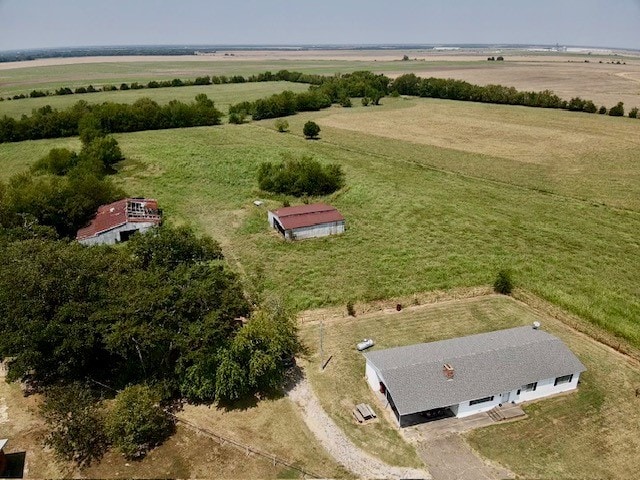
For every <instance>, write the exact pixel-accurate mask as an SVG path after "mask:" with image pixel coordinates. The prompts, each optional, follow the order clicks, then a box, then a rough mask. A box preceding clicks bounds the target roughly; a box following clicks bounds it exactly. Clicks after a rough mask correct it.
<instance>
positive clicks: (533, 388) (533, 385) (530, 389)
mask: <svg viewBox="0 0 640 480" xmlns="http://www.w3.org/2000/svg"><path fill="white" fill-rule="evenodd" d="M536 388H538V382H533V383H527V384H526V385H525V386H524V387H522V391H523V392H535V391H536Z"/></svg>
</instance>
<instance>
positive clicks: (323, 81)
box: [0, 70, 638, 143]
mask: <svg viewBox="0 0 640 480" xmlns="http://www.w3.org/2000/svg"><path fill="white" fill-rule="evenodd" d="M224 79H225V81H227V80H228V79H227V77H224ZM273 80H286V81H297V82H304V83H309V84H310V86H309V90H308V91H306V92H301V93H294V92H291V91H285V92H282V93H279V94H274V95H271V96H270V97H266V98H262V99H258V100H255V101H253V102H246V101H245V102H240V103H237V104H235V105H231V106H230V108H229V121H230V123H243V122H244V121H245V120H246V118H247V117H251V118H252V119H253V120H262V119H268V118H279V117H284V116H288V115H293V114H295V113H298V112H305V111H317V110H320V109H323V108H327V107H329V106H331V105H332V104H336V103H337V104H340V105H342V106H344V107H350V106H351V98H352V97H360V98H361V99H362V103H363V105H365V106H366V105H369V104H372V105H378V104H379V103H380V100H381V99H382V98H383V97H385V96H387V95H389V94H391V95H411V96H418V97H428V98H442V99H450V100H459V101H472V102H482V103H496V104H506V105H522V106H528V107H541V108H557V109H565V110H569V111H579V112H586V113H600V114H609V115H611V116H624V114H625V110H624V104H623V103H622V102H619V103H618V104H617V105H615V106H614V107H612V108H610V109H607V108H606V107H605V106H601V107H599V108H598V107H597V106H596V105H595V104H594V102H593V101H591V100H585V99H582V98H580V97H575V98H572V99H571V100H569V101H567V100H563V99H562V98H560V97H559V96H558V95H556V94H555V93H553V92H552V91H550V90H544V91H540V92H534V91H519V90H517V89H516V88H514V87H505V86H503V85H485V86H481V85H474V84H471V83H469V82H466V81H463V80H454V79H442V78H433V77H432V78H420V77H418V76H416V75H415V74H412V73H411V74H406V75H402V76H400V77H398V78H396V79H395V80H393V81H392V80H391V79H389V78H388V77H386V76H385V75H381V74H374V73H372V72H367V71H361V72H353V73H347V74H336V75H333V76H321V75H307V74H302V73H300V72H289V71H287V70H281V71H280V72H277V73H276V74H272V73H270V72H265V73H261V74H258V75H254V76H251V77H249V79H245V78H244V77H241V76H234V77H230V80H229V81H233V82H235V83H241V82H244V81H273ZM196 81H199V82H200V84H207V83H208V82H213V79H212V78H211V77H201V78H200V79H196ZM150 83H152V82H150ZM170 83H172V84H174V83H175V86H178V85H182V84H183V83H182V81H180V80H177V81H172V82H170ZM158 86H160V84H158ZM127 88H129V87H127ZM151 88H153V87H151ZM221 117H222V113H221V112H220V111H219V110H217V109H216V108H215V106H214V103H213V101H211V100H209V99H208V98H207V96H206V95H205V94H199V95H197V96H196V100H195V102H192V103H190V104H185V103H183V102H179V101H177V100H172V101H170V102H169V103H168V104H167V105H163V106H160V105H158V104H157V103H156V102H154V101H153V100H151V99H149V98H141V99H139V100H137V101H136V102H135V103H133V104H132V105H128V104H119V103H113V102H105V103H102V104H98V105H90V104H88V103H87V102H85V101H79V102H77V103H76V104H74V105H73V106H71V107H69V108H67V109H65V110H61V111H58V110H56V109H54V108H52V107H51V106H49V105H47V106H44V107H41V108H39V109H36V110H34V111H33V113H32V115H31V116H27V115H23V116H22V118H21V119H19V120H16V119H14V118H11V117H8V116H6V115H5V116H4V117H3V118H2V119H0V143H2V142H16V141H22V140H35V139H40V138H57V137H65V136H73V135H77V134H78V131H79V129H80V127H81V123H82V122H85V123H89V124H95V125H97V126H98V128H99V129H101V130H102V131H104V132H105V133H116V132H133V131H140V130H156V129H164V128H184V127H192V126H205V125H218V124H220V121H221ZM629 117H631V118H637V117H638V109H637V108H633V109H631V110H630V111H629Z"/></svg>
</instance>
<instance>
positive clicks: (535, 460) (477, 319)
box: [302, 296, 640, 478]
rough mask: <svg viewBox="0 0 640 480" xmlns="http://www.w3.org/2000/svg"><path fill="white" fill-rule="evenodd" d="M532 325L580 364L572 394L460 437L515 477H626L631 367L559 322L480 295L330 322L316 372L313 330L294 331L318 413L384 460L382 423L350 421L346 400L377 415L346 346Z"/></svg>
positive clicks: (634, 415) (634, 426)
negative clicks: (305, 352)
mask: <svg viewBox="0 0 640 480" xmlns="http://www.w3.org/2000/svg"><path fill="white" fill-rule="evenodd" d="M536 320H537V321H540V322H541V323H542V328H543V329H544V330H546V331H548V332H550V333H552V334H554V335H557V336H558V337H559V338H561V339H562V340H563V341H564V342H565V343H566V344H567V345H568V346H569V348H570V349H571V350H572V351H573V352H574V353H575V354H576V355H577V356H578V357H579V358H580V360H581V361H582V362H583V363H584V364H585V366H586V367H587V372H585V373H584V374H583V375H582V376H581V381H580V386H579V389H578V391H577V392H574V393H571V394H567V395H563V396H558V397H555V398H550V399H545V400H541V401H538V402H535V403H531V404H529V405H527V406H525V407H524V408H525V411H526V413H527V414H528V418H527V419H524V420H520V421H517V422H515V423H509V424H502V425H495V426H490V427H487V428H483V429H480V430H476V431H474V432H471V433H470V434H468V435H467V437H468V439H469V441H470V442H471V444H472V445H473V446H474V448H476V449H477V450H478V451H479V452H480V453H481V454H482V455H484V456H486V457H487V458H489V459H491V460H494V461H498V462H500V463H502V464H503V465H504V466H505V467H507V468H509V469H511V470H512V471H514V472H515V473H516V474H518V475H521V476H522V477H524V478H630V477H631V476H633V472H637V471H638V469H639V468H640V457H639V456H638V455H637V452H638V451H639V450H640V414H639V413H638V412H639V410H638V406H639V402H640V400H638V398H636V397H635V388H637V387H638V386H640V367H639V366H638V365H637V364H636V363H632V362H631V361H628V360H627V359H625V358H623V357H622V356H620V355H619V354H617V353H616V352H614V351H612V350H611V349H609V348H608V347H605V346H603V345H601V344H598V343H596V342H594V341H593V340H591V339H590V338H589V337H587V336H585V335H582V334H579V333H576V332H575V331H573V330H571V329H569V328H568V327H567V326H565V325H564V324H562V323H561V322H559V321H557V320H555V319H553V318H548V317H546V316H544V317H542V316H539V315H537V314H535V313H533V312H532V311H531V310H530V309H529V308H528V307H527V306H526V305H523V304H522V303H519V302H517V301H514V300H512V299H511V298H509V297H498V296H489V297H480V298H474V299H467V300H461V301H451V302H444V303H442V304H432V305H425V306H418V307H412V308H408V309H405V310H403V311H402V312H400V313H397V312H395V311H392V312H384V313H382V312H381V313H374V314H368V315H364V316H362V317H356V318H344V319H337V320H331V321H327V322H325V323H324V326H323V348H324V354H325V359H326V358H328V357H329V356H331V361H330V362H329V363H328V365H327V368H326V369H325V371H324V372H320V369H319V354H318V351H319V324H318V323H317V322H314V323H313V324H308V325H306V326H303V327H302V336H303V338H304V340H305V342H306V344H307V345H308V348H309V350H310V356H309V366H308V368H307V369H306V371H307V373H308V375H309V378H310V380H311V382H312V385H313V387H314V390H315V391H316V392H317V394H318V395H319V397H320V399H321V402H322V405H323V407H324V408H325V409H326V410H327V412H329V414H330V415H331V416H332V417H333V418H334V419H335V420H336V422H338V423H339V424H340V425H341V426H342V428H343V429H344V431H345V432H346V433H347V434H348V435H349V436H350V437H351V438H352V439H353V440H354V441H355V442H356V443H358V444H360V445H361V446H363V448H367V449H370V450H372V451H373V450H375V449H378V448H380V449H382V450H383V451H385V452H386V455H390V454H391V452H393V451H394V449H396V450H397V448H398V446H397V445H396V443H395V442H391V441H390V439H392V438H394V436H397V433H396V429H395V427H394V426H392V420H390V418H387V417H386V416H384V415H379V418H380V421H379V422H377V423H375V424H371V425H366V426H359V425H357V424H356V423H355V422H354V421H353V420H352V418H351V408H352V406H353V405H354V404H356V403H360V402H367V403H369V404H370V405H372V406H373V407H374V408H375V409H376V411H377V412H378V413H379V414H382V409H381V407H380V405H379V403H377V400H376V398H375V397H374V395H373V393H372V391H371V390H370V388H369V386H368V385H367V383H366V381H365V379H364V365H365V362H364V358H363V357H362V355H361V354H360V353H359V352H357V350H356V348H355V345H356V343H357V342H358V341H361V340H362V338H373V339H374V340H375V342H376V345H375V347H374V349H383V348H390V347H396V346H402V345H410V344H414V343H420V342H431V341H436V340H442V339H447V338H453V337H458V336H464V335H472V334H475V333H481V332H488V331H493V330H498V329H503V328H512V327H516V326H522V325H528V324H531V323H532V322H533V321H536Z"/></svg>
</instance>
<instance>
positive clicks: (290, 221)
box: [273, 203, 344, 230]
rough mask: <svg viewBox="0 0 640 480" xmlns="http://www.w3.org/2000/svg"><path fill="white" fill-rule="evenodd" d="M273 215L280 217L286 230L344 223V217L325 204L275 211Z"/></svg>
mask: <svg viewBox="0 0 640 480" xmlns="http://www.w3.org/2000/svg"><path fill="white" fill-rule="evenodd" d="M273 214H274V215H275V216H277V217H278V220H279V221H280V224H281V225H282V228H284V229H285V230H294V229H296V228H305V227H313V226H315V225H322V224H323V223H331V222H342V221H344V217H343V216H342V214H341V213H340V212H339V211H338V210H336V208H335V207H332V206H331V205H326V204H324V203H314V204H312V205H299V206H296V207H284V208H279V209H278V210H274V211H273Z"/></svg>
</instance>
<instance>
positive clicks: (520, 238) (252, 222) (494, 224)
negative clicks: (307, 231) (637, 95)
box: [0, 101, 640, 346]
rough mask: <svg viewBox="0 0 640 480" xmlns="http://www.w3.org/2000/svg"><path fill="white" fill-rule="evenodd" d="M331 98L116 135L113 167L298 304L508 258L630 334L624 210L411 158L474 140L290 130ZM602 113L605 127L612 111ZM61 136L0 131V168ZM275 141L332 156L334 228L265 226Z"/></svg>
mask: <svg viewBox="0 0 640 480" xmlns="http://www.w3.org/2000/svg"><path fill="white" fill-rule="evenodd" d="M416 102H420V101H416ZM411 104H412V103H411V102H409V103H408V105H409V108H403V111H409V110H410V106H411ZM466 105H467V108H469V109H472V108H474V106H476V104H466ZM480 107H483V106H482V105H481V106H480ZM389 109H391V107H389ZM360 110H363V109H362V108H360ZM379 111H380V114H381V115H384V114H385V111H384V110H383V109H381V110H379ZM341 112H345V113H344V115H351V114H357V111H356V109H354V112H353V113H352V112H349V111H347V109H340V108H332V109H331V110H329V111H327V112H318V113H315V114H306V115H297V116H294V117H290V118H289V119H288V120H289V123H290V124H291V133H288V134H281V133H277V132H276V131H275V130H274V129H273V121H265V122H258V123H251V124H245V125H224V126H219V127H203V128H192V129H183V130H165V131H155V132H138V133H132V134H123V135H118V136H117V138H118V140H119V141H120V145H121V147H122V149H123V151H124V153H125V155H126V157H127V160H126V161H125V162H124V163H123V164H122V165H121V167H120V173H119V174H118V175H117V176H116V177H115V178H114V179H115V181H116V182H118V183H119V184H121V185H122V186H123V187H125V188H126V190H127V191H128V192H129V194H131V195H133V196H143V195H145V196H153V197H157V198H158V199H159V200H160V202H161V203H162V205H163V208H164V210H165V213H166V215H167V216H166V218H167V219H168V221H169V222H171V223H188V224H191V225H194V226H195V227H196V228H197V229H198V230H199V231H200V232H203V233H204V232H206V233H209V234H211V235H213V236H214V238H216V239H218V240H219V241H220V242H221V243H222V245H223V248H224V251H225V253H226V255H227V258H228V259H229V260H230V261H231V263H232V264H233V265H234V266H235V267H236V268H237V269H238V270H239V271H240V272H241V274H243V275H244V276H245V278H246V279H247V280H249V279H252V278H260V279H261V285H260V286H261V287H263V288H264V289H265V290H266V292H273V293H277V294H279V295H283V296H285V297H287V298H288V300H289V303H290V304H291V305H292V306H293V307H294V308H296V309H299V310H301V309H307V308H314V307H319V306H326V305H345V304H346V303H347V302H348V301H356V302H357V301H370V300H376V299H384V298H393V297H397V296H408V295H412V294H414V293H416V292H425V291H431V290H435V289H443V290H446V289H450V288H455V287H467V286H475V285H487V284H490V283H492V282H493V279H494V278H495V275H496V272H497V271H498V270H499V269H500V268H510V269H511V270H512V271H513V277H514V280H515V281H516V283H517V284H518V285H519V286H521V287H523V288H525V289H528V290H530V291H532V292H534V293H535V294H537V295H540V296H541V297H543V298H545V299H547V300H549V301H551V302H552V303H554V304H556V305H558V306H560V307H562V308H565V309H567V310H569V311H571V312H573V313H575V314H577V315H578V316H580V317H582V318H583V319H585V320H588V321H591V322H593V323H595V324H598V325H600V326H603V327H604V328H606V329H607V330H609V331H611V332H613V333H615V334H617V335H621V336H623V337H625V338H627V339H628V340H630V341H631V342H632V343H633V344H634V345H636V346H639V345H640V325H639V319H640V269H638V265H639V263H638V258H640V257H639V254H640V244H639V243H638V235H637V233H638V232H639V231H640V216H639V215H638V213H637V212H635V211H631V210H623V209H616V208H611V207H608V206H606V205H602V203H599V202H595V201H583V200H581V199H576V198H571V197H565V196H561V195H555V194H549V193H546V192H542V191H539V190H536V189H532V188H523V187H522V186H520V185H512V184H511V183H510V179H509V173H508V172H505V175H504V177H505V182H498V181H494V180H493V179H491V178H488V179H487V178H483V177H476V176H473V177H470V176H468V175H466V174H461V173H459V172H448V171H444V168H441V169H438V170H436V169H433V168H432V167H431V166H430V165H427V162H426V160H425V159H427V160H430V159H438V162H441V164H442V167H444V166H446V165H447V163H450V164H451V165H452V170H454V169H455V168H458V166H459V165H460V163H461V162H466V163H468V164H469V165H473V164H474V163H483V162H486V161H487V157H486V156H484V155H481V154H474V153H469V152H460V151H458V150H453V149H447V148H442V147H437V146H433V145H427V144H422V145H418V144H416V143H414V142H409V141H405V140H394V139H387V138H384V137H380V136H374V135H366V134H361V133H359V132H353V131H349V130H344V129H338V128H329V127H325V129H323V131H322V132H321V137H322V138H321V140H318V141H307V140H304V139H303V138H302V136H301V135H300V132H301V130H302V124H303V123H304V121H306V120H307V119H309V118H315V119H317V120H319V121H322V118H323V116H327V115H329V116H331V115H333V114H340V113H341ZM532 113H533V114H537V113H538V111H537V110H536V111H534V112H532ZM552 113H553V112H552ZM575 115H579V114H575ZM611 120H612V123H611V125H610V126H609V127H608V128H610V129H612V130H615V129H616V126H617V125H618V123H617V122H615V121H616V120H621V119H611ZM71 141H72V140H59V141H42V142H23V143H21V144H4V145H0V161H2V162H3V165H4V166H5V167H4V169H3V171H2V172H0V175H3V176H4V178H6V176H5V175H8V173H14V172H16V171H18V170H20V169H21V168H25V167H26V166H27V165H29V164H30V163H32V162H33V161H34V160H35V158H36V157H35V155H34V153H38V154H41V153H42V152H45V151H46V149H48V148H50V147H52V146H54V145H58V144H60V145H69V142H71ZM387 142H389V143H388V144H387ZM41 145H44V146H45V147H46V148H42V147H41ZM285 153H287V154H292V155H294V156H302V155H311V156H313V157H315V158H317V159H318V160H320V161H322V162H338V163H340V164H341V165H342V166H343V168H344V170H345V173H346V178H347V186H346V187H345V188H344V189H343V190H342V191H340V192H337V193H336V194H334V195H333V196H330V197H327V198H324V199H322V200H324V201H328V202H330V203H332V204H334V205H335V206H336V207H337V208H338V209H340V211H341V212H342V213H343V214H344V216H345V217H346V219H347V232H346V233H345V234H344V235H342V236H338V237H331V238H325V239H317V240H312V241H304V242H296V243H289V242H283V241H282V239H281V238H280V237H278V236H277V235H276V234H275V233H274V232H273V231H271V230H270V229H269V228H268V224H267V221H266V209H267V208H277V207H280V206H281V205H282V203H281V201H282V199H280V198H271V197H270V196H268V195H265V194H264V193H262V192H259V191H258V188H257V182H256V171H257V168H258V165H259V164H260V163H261V162H263V161H279V160H280V159H281V155H282V154H285ZM461 159H462V160H461ZM430 161H431V160H430ZM624 161H625V162H626V160H624ZM469 168H472V167H469ZM473 168H476V167H473ZM512 168H513V170H514V171H515V170H517V168H516V167H515V166H514V167H512ZM558 168H562V167H561V166H560V167H558ZM636 170H637V169H636ZM514 183H515V182H514ZM609 190H611V189H610V188H609V186H608V184H607V183H604V184H603V185H602V186H601V188H600V192H601V194H602V195H603V196H606V195H607V192H608V191H609ZM256 199H262V200H266V204H265V206H263V207H255V206H254V205H253V201H254V200H256Z"/></svg>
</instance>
